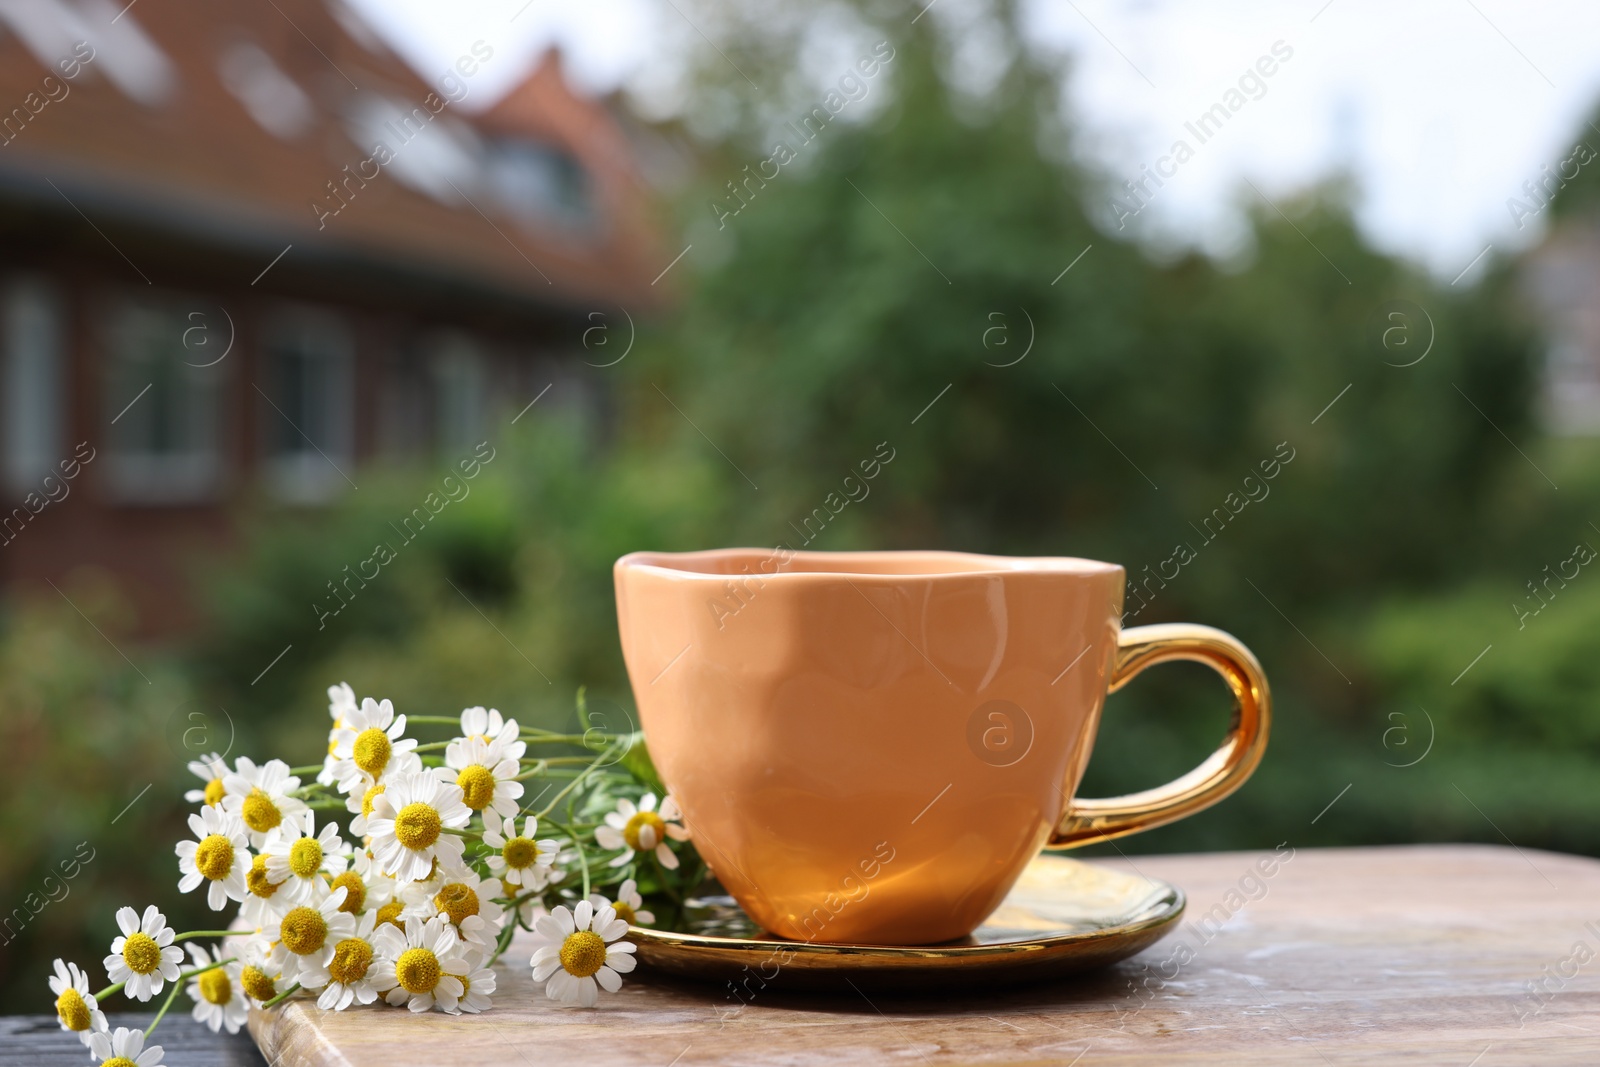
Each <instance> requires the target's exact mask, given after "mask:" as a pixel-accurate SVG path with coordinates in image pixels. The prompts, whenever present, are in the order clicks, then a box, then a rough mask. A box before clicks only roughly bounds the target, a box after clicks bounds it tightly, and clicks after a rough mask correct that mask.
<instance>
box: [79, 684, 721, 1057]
mask: <svg viewBox="0 0 1600 1067" xmlns="http://www.w3.org/2000/svg"><path fill="white" fill-rule="evenodd" d="M328 700H329V704H328V713H329V715H331V716H332V718H333V726H332V729H331V730H330V731H329V734H328V752H327V756H326V757H325V758H324V759H323V761H322V763H321V765H320V766H319V765H312V766H309V767H290V766H289V765H288V764H286V763H285V762H283V761H282V760H276V759H274V760H268V761H267V762H265V763H261V764H257V763H255V762H253V761H252V760H250V759H248V758H246V757H243V756H241V757H239V758H238V759H236V760H234V761H233V764H232V766H229V765H228V764H227V762H226V761H224V760H223V759H222V758H221V757H220V756H217V755H212V756H208V757H206V758H203V759H200V760H197V761H195V762H193V763H190V764H189V769H190V770H191V771H193V772H194V773H195V775H196V776H198V777H199V778H200V780H201V782H202V783H203V784H202V785H201V787H199V788H196V789H193V790H191V791H190V792H189V793H188V794H187V798H188V799H189V800H190V801H193V802H195V803H196V804H197V805H198V806H199V810H197V811H196V812H195V813H194V814H192V815H190V816H189V829H190V830H191V831H192V832H193V836H192V837H191V838H186V839H184V840H182V841H179V842H178V844H177V848H176V853H177V865H178V872H179V879H178V889H179V891H181V892H184V893H192V892H197V891H198V892H203V893H204V894H205V897H206V901H207V903H208V904H209V905H210V906H211V909H212V910H213V911H217V912H223V911H227V910H230V909H231V908H232V906H233V905H235V904H237V905H238V906H239V907H238V913H237V917H235V918H232V919H231V920H230V921H228V922H219V923H217V924H216V925H217V926H218V927H219V929H214V930H190V931H187V932H184V933H178V932H176V931H174V930H173V929H172V928H171V927H170V926H168V925H167V920H166V917H165V916H164V915H163V914H162V913H161V910H160V909H159V908H158V907H157V906H156V905H154V904H151V905H149V906H148V907H146V908H145V909H144V910H143V911H142V912H141V911H139V910H137V909H135V908H133V907H123V908H120V909H119V910H118V911H117V916H116V918H117V926H118V927H119V929H120V930H121V933H120V935H119V936H118V937H117V938H116V939H115V940H113V941H112V942H111V952H110V954H109V955H108V956H106V957H105V960H104V961H103V963H104V966H105V969H106V972H107V976H108V978H109V980H110V982H111V984H110V985H108V986H107V987H106V988H104V989H101V990H99V991H98V992H93V991H91V989H90V981H89V975H88V972H87V971H86V970H84V969H83V968H80V967H79V966H78V965H77V964H76V963H66V962H63V961H62V960H59V959H58V960H56V961H55V976H54V977H52V978H51V979H50V988H51V990H52V992H54V993H55V994H56V998H57V999H56V1013H57V1015H58V1016H59V1017H60V1020H61V1025H62V1027H63V1028H64V1029H66V1030H70V1031H73V1032H75V1033H77V1034H78V1035H79V1036H80V1038H81V1039H82V1040H83V1042H84V1044H86V1045H88V1046H89V1049H90V1051H91V1053H92V1054H93V1056H94V1058H95V1059H96V1060H99V1061H102V1062H103V1063H104V1065H105V1067H159V1065H160V1062H161V1058H162V1053H161V1048H160V1046H157V1045H147V1044H146V1042H147V1040H148V1038H149V1036H150V1033H151V1032H152V1031H153V1030H154V1029H155V1028H156V1026H157V1025H158V1024H159V1023H160V1021H161V1019H162V1017H163V1016H164V1015H165V1014H166V1013H167V1010H168V1009H169V1008H171V1006H172V1002H173V1000H174V998H175V997H176V996H177V994H178V992H179V991H180V990H182V991H184V992H185V993H186V995H187V996H188V997H189V999H190V1000H191V1001H193V1004H194V1008H193V1012H194V1016H195V1018H196V1019H198V1020H200V1021H201V1022H203V1023H205V1024H206V1025H208V1026H209V1027H210V1028H211V1029H212V1030H219V1029H221V1028H223V1027H226V1028H227V1030H228V1032H229V1033H235V1032H237V1031H238V1030H239V1028H240V1026H241V1025H243V1023H244V1022H245V1019H246V1017H247V1015H248V1014H249V1007H250V1004H251V1002H255V1003H257V1004H260V1005H262V1006H264V1007H269V1008H270V1007H273V1006H275V1005H277V1004H279V1003H280V1002H282V1001H284V1000H286V999H288V998H289V997H293V996H296V995H304V996H306V997H312V996H315V998H316V1003H317V1006H318V1007H319V1008H322V1009H324V1010H329V1011H343V1010H344V1009H346V1008H349V1007H351V1006H352V1005H368V1004H374V1003H377V1002H380V1001H381V1002H382V1003H384V1004H387V1005H391V1006H394V1007H404V1008H408V1009H409V1010H411V1011H414V1012H425V1011H432V1010H439V1011H445V1012H452V1013H459V1012H473V1013H476V1012H481V1011H484V1010H486V1009H488V1008H489V1007H490V1006H491V1005H492V1003H493V998H494V992H495V972H494V969H493V968H494V964H495V962H496V961H497V960H498V959H499V958H500V957H501V955H502V954H504V953H505V951H506V949H507V948H508V947H509V946H510V944H511V939H512V935H513V934H514V933H515V932H516V930H517V929H518V928H519V927H520V928H522V929H524V930H528V931H530V932H531V933H532V935H533V943H534V945H535V948H534V952H533V955H532V957H531V959H527V960H526V962H527V964H528V965H529V966H531V967H532V968H533V978H534V980H535V981H536V982H540V983H543V985H544V990H545V993H546V995H547V996H549V997H550V998H551V999H553V1000H558V1001H566V1002H575V1003H578V1004H582V1005H584V1006H586V1007H588V1006H593V1005H594V1003H595V1001H596V999H597V997H598V995H599V991H600V990H606V991H607V992H616V991H617V989H618V988H620V986H621V984H622V975H624V974H626V973H628V972H629V971H631V970H633V968H634V964H635V960H634V956H633V952H634V946H633V945H632V944H630V943H629V942H628V941H627V940H625V938H626V935H627V933H628V928H629V926H630V925H634V924H639V925H652V924H654V923H655V922H656V916H655V914H654V913H653V912H651V911H647V910H645V906H644V905H645V897H646V895H648V896H649V897H650V898H651V902H652V904H653V905H654V906H656V907H659V908H661V909H663V911H664V912H671V913H673V914H677V915H679V916H681V914H682V907H683V902H684V899H685V896H686V895H687V893H688V892H690V891H691V890H692V889H693V888H694V887H696V886H698V885H699V884H700V882H701V881H702V880H703V879H704V878H705V875H706V868H705V864H704V863H703V862H702V861H701V860H700V857H699V856H698V854H696V853H695V851H694V848H693V847H692V846H690V845H681V844H679V843H680V842H685V841H687V839H688V837H689V834H688V831H687V830H686V829H685V828H684V827H683V825H682V822H681V819H680V817H679V813H678V810H677V805H676V804H675V803H674V802H673V799H672V797H670V796H661V798H660V800H659V803H658V801H657V794H658V793H661V792H662V790H661V786H660V782H659V780H658V779H657V778H656V774H655V769H654V767H652V766H651V764H650V758H649V755H648V754H647V753H646V751H645V749H644V744H643V738H642V736H641V735H640V734H639V733H637V732H628V733H616V732H608V731H605V730H602V729H600V728H598V727H595V726H593V725H592V724H591V720H590V717H589V714H588V710H587V707H586V706H585V702H584V697H583V693H582V691H580V692H579V693H578V720H579V723H580V725H581V726H583V727H584V730H583V732H582V733H560V732H557V731H551V730H540V729H531V728H528V727H523V726H519V725H518V724H517V721H516V720H515V719H511V718H506V717H505V716H502V715H501V714H500V712H498V711H496V710H494V709H485V708H481V707H475V708H467V709H466V710H465V711H463V712H462V713H461V715H460V717H459V719H458V718H455V717H449V716H412V717H411V718H410V720H409V721H408V720H407V717H406V716H405V715H400V714H396V712H395V710H394V706H393V705H392V704H391V703H390V702H389V701H388V700H373V699H372V698H370V697H368V698H366V699H364V700H361V701H360V702H357V700H356V697H355V694H354V692H352V691H351V689H350V687H349V686H348V685H345V684H340V685H337V686H333V687H332V688H330V689H329V690H328ZM408 726H410V727H434V728H437V727H441V726H449V727H453V728H454V729H455V730H459V735H458V736H455V737H453V738H451V739H449V740H439V741H430V742H427V743H419V742H418V740H417V739H416V738H414V737H408V736H407V727H408ZM680 850H681V852H682V856H681V857H680V855H679V851H680ZM641 890H643V892H641ZM664 917H666V918H669V919H670V917H671V916H670V915H664ZM163 990H165V991H166V998H165V1000H163V1002H162V1004H161V1008H160V1010H159V1011H158V1012H157V1013H156V1016H155V1019H154V1020H153V1021H152V1022H151V1023H150V1025H149V1026H148V1027H146V1028H145V1029H144V1030H130V1029H126V1028H123V1027H118V1028H117V1029H116V1031H115V1032H114V1033H113V1032H112V1031H111V1030H110V1028H109V1027H108V1026H107V1023H106V1017H105V1014H104V1013H103V1012H102V1010H101V1005H102V1004H103V1003H104V1002H105V1001H106V999H107V998H109V997H112V996H116V995H118V994H120V995H122V996H126V997H130V998H132V999H133V1000H136V1001H140V1002H146V1001H149V1000H151V999H152V998H154V997H158V996H160V995H161V994H162V992H163Z"/></svg>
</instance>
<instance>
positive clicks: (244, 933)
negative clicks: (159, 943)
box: [172, 930, 255, 941]
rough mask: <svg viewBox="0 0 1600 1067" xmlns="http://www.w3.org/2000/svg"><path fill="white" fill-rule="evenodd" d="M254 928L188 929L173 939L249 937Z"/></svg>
mask: <svg viewBox="0 0 1600 1067" xmlns="http://www.w3.org/2000/svg"><path fill="white" fill-rule="evenodd" d="M253 933H255V931H254V930H186V931H185V932H183V933H181V934H179V935H178V936H176V937H174V938H173V939H172V940H173V941H187V940H188V939H189V938H191V937H249V936H250V935H251V934H253Z"/></svg>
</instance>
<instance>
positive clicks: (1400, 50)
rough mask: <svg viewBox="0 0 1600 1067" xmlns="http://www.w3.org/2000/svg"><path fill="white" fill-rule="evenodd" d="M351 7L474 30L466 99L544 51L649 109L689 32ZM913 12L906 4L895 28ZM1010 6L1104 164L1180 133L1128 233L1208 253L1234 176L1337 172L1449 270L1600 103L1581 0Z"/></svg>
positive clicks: (1409, 241) (1227, 222) (1592, 19)
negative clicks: (1173, 155) (1059, 74)
mask: <svg viewBox="0 0 1600 1067" xmlns="http://www.w3.org/2000/svg"><path fill="white" fill-rule="evenodd" d="M350 3H351V4H352V6H354V7H356V8H358V9H359V10H361V11H363V12H364V13H365V14H366V15H367V16H368V17H369V18H370V19H371V20H372V21H373V22H374V23H375V24H376V25H377V27H378V28H379V30H380V32H382V33H383V34H384V36H385V37H386V38H387V39H388V40H389V41H390V43H391V44H392V45H393V47H395V49H396V50H397V51H399V52H400V53H401V54H403V55H405V56H406V57H407V58H408V59H410V60H411V61H412V62H413V63H415V64H416V65H418V66H419V67H420V68H421V69H422V70H424V71H425V72H426V71H432V70H435V69H439V70H442V69H443V68H444V67H445V66H447V65H448V64H449V63H451V62H452V61H453V60H454V59H455V57H456V56H458V55H460V54H462V53H463V52H465V51H466V50H467V47H468V46H469V45H470V44H471V43H472V42H473V41H475V40H478V39H483V40H486V41H488V42H490V43H491V44H492V45H493V47H494V48H495V49H496V55H495V58H494V59H493V61H492V62H491V63H490V64H488V65H486V67H485V69H484V72H483V75H482V81H481V82H475V85H481V86H482V87H483V88H484V89H485V90H486V92H485V95H484V97H483V98H480V102H483V101H485V100H486V99H487V97H488V95H489V93H492V92H495V91H500V92H503V91H505V90H506V89H508V88H509V87H510V86H511V85H512V84H513V83H514V82H515V81H516V80H517V79H518V78H519V77H520V76H521V75H522V74H523V73H525V72H526V69H527V66H528V64H529V63H531V62H532V61H533V59H534V58H536V57H537V55H538V54H539V53H540V52H541V51H542V50H543V49H544V48H546V47H548V46H549V45H550V44H551V43H559V44H560V45H561V46H562V48H563V49H564V51H565V53H566V56H567V61H568V66H569V70H570V72H571V74H572V77H573V80H574V81H575V82H577V83H578V84H579V85H580V86H581V87H583V88H586V89H589V90H596V91H599V90H609V89H613V88H617V87H619V86H621V87H628V86H630V85H632V86H634V87H636V88H637V87H639V86H641V85H649V86H651V87H652V88H651V90H650V96H651V98H652V100H654V101H655V102H657V103H658V104H659V103H660V102H661V101H660V97H661V96H662V95H663V92H662V89H661V86H662V85H663V80H662V79H663V71H664V70H666V71H670V70H671V69H672V66H673V64H672V59H673V55H672V52H673V50H675V49H677V48H679V47H681V42H682V41H683V40H684V39H685V37H684V35H685V34H687V33H690V32H693V31H692V27H689V26H687V25H686V24H685V22H684V18H683V16H682V15H681V14H679V13H678V11H679V8H680V7H682V5H679V6H678V7H675V6H674V5H673V4H671V3H669V2H667V0H588V2H586V3H584V4H568V3H557V2H555V0H533V2H531V3H529V2H528V0H503V2H502V0H478V2H475V3H471V4H467V3H451V4H441V3H438V2H437V0H350ZM925 3H926V0H916V2H914V3H908V4H907V7H906V17H907V21H908V22H909V21H910V19H911V18H913V17H916V16H918V13H919V12H920V11H922V10H923V9H924V5H925ZM968 3H969V0H935V3H934V5H933V7H932V9H931V10H929V11H928V13H927V14H926V16H923V17H928V18H933V19H935V20H939V21H940V23H941V25H946V26H949V25H955V24H958V23H959V22H960V21H961V19H962V11H963V7H964V6H966V5H967V4H968ZM685 10H687V9H685ZM1027 10H1028V11H1029V16H1028V21H1029V25H1030V27H1031V30H1032V32H1033V34H1034V35H1035V38H1036V40H1037V41H1039V42H1040V43H1041V44H1044V45H1047V46H1050V47H1059V48H1065V49H1067V50H1068V51H1070V52H1071V54H1072V55H1073V56H1074V57H1075V68H1074V73H1073V76H1072V79H1071V83H1070V90H1069V93H1070V98H1071V102H1072V105H1073V110H1074V111H1075V113H1076V114H1077V115H1078V117H1079V121H1080V124H1081V128H1082V129H1083V130H1084V132H1085V134H1086V136H1085V139H1084V147H1085V150H1086V151H1087V152H1088V153H1089V154H1090V155H1091V156H1092V158H1093V159H1094V160H1096V161H1097V162H1098V163H1099V164H1100V165H1101V166H1103V167H1105V168H1106V169H1107V170H1109V171H1110V172H1111V173H1113V174H1117V175H1124V176H1126V177H1130V178H1132V177H1138V176H1139V173H1140V167H1141V165H1149V166H1151V167H1155V166H1156V165H1157V164H1158V163H1160V162H1161V159H1162V157H1163V156H1166V155H1168V154H1169V153H1170V151H1171V149H1172V147H1173V144H1174V142H1175V141H1177V140H1179V139H1182V140H1184V141H1185V142H1187V143H1188V145H1189V147H1190V148H1192V149H1193V150H1194V155H1193V157H1192V158H1190V159H1187V160H1186V161H1184V162H1183V163H1182V164H1181V165H1174V164H1173V163H1165V164H1162V166H1163V168H1164V169H1165V170H1168V171H1175V174H1174V175H1173V176H1172V177H1171V178H1170V179H1168V180H1167V181H1166V184H1165V185H1164V186H1163V187H1162V188H1161V190H1160V191H1159V194H1158V195H1157V196H1155V197H1154V198H1153V200H1152V202H1151V204H1150V206H1149V208H1148V210H1146V211H1145V212H1143V213H1141V216H1140V217H1139V219H1138V220H1136V223H1135V224H1136V225H1139V226H1141V227H1145V228H1147V229H1151V228H1153V229H1155V230H1157V231H1159V232H1161V233H1163V234H1169V235H1172V236H1173V237H1175V238H1177V239H1181V240H1184V241H1189V242H1193V243H1197V244H1200V245H1202V246H1204V247H1207V248H1209V249H1212V250H1213V251H1218V252H1226V251H1227V250H1228V249H1229V248H1230V247H1232V246H1233V243H1234V241H1235V240H1236V238H1237V233H1238V230H1237V219H1238V217H1239V216H1238V204H1239V203H1241V202H1243V201H1244V200H1245V199H1248V198H1254V197H1256V196H1257V194H1256V193H1255V192H1254V191H1252V190H1251V188H1250V186H1249V185H1248V184H1246V182H1247V181H1248V182H1249V183H1253V184H1254V185H1255V186H1256V188H1258V189H1259V190H1260V192H1261V194H1264V195H1265V196H1267V197H1268V198H1269V199H1273V200H1277V199H1279V198H1281V197H1283V196H1285V195H1287V194H1289V193H1292V192H1293V191H1294V190H1296V189H1297V188H1301V187H1303V186H1304V185H1305V184H1306V183H1308V182H1311V181H1314V180H1316V179H1317V178H1318V177H1320V176H1322V175H1326V174H1328V173H1330V172H1332V171H1344V172H1348V173H1349V174H1350V175H1351V176H1352V177H1353V178H1354V180H1355V182H1356V186H1357V189H1358V190H1359V201H1358V213H1359V218H1360V220H1361V223H1362V225H1363V227H1364V228H1365V230H1366V231H1367V233H1368V235H1369V236H1370V237H1371V238H1372V240H1373V241H1374V242H1376V243H1377V244H1378V245H1380V246H1381V247H1383V248H1386V249H1388V250H1391V251H1395V252H1399V253H1402V254H1404V255H1407V256H1410V257H1412V258H1414V259H1417V260H1419V261H1422V262H1424V263H1426V264H1427V265H1428V266H1429V267H1430V268H1431V269H1433V270H1434V271H1435V272H1436V273H1437V274H1439V275H1441V276H1442V277H1444V278H1446V279H1449V278H1452V277H1454V276H1456V275H1457V274H1458V273H1459V272H1461V271H1462V270H1463V269H1464V268H1467V267H1468V265H1469V264H1471V263H1473V261H1474V257H1476V256H1478V255H1479V253H1480V252H1482V251H1483V250H1484V248H1485V247H1486V246H1489V245H1491V244H1492V245H1493V247H1494V250H1495V253H1496V254H1498V253H1502V252H1509V251H1514V250H1516V249H1518V248H1521V247H1524V246H1525V245H1526V244H1527V243H1528V242H1529V241H1531V240H1534V239H1536V237H1537V235H1538V234H1539V232H1540V223H1541V221H1542V215H1539V214H1533V213H1528V212H1523V213H1522V217H1521V218H1515V217H1514V214H1513V210H1512V206H1509V205H1508V203H1507V201H1508V200H1509V199H1511V198H1513V197H1515V198H1518V199H1519V200H1520V201H1522V202H1523V203H1524V204H1526V205H1527V207H1528V208H1529V209H1536V208H1537V204H1536V203H1534V202H1533V201H1532V200H1531V198H1529V197H1528V195H1527V194H1526V193H1525V192H1524V191H1523V183H1524V182H1525V181H1529V180H1536V179H1538V178H1540V177H1542V175H1543V172H1542V170H1541V168H1542V167H1549V168H1550V170H1552V171H1555V170H1557V169H1558V168H1559V167H1560V166H1561V164H1562V162H1563V161H1564V160H1567V159H1568V158H1569V157H1571V156H1572V154H1573V152H1572V150H1573V147H1574V143H1575V141H1576V140H1577V139H1579V138H1581V137H1587V138H1589V143H1590V144H1591V145H1592V146H1593V147H1594V149H1595V150H1597V151H1600V131H1597V130H1594V129H1590V128H1588V127H1586V125H1585V121H1584V120H1585V118H1586V117H1587V115H1588V113H1589V110H1590V108H1591V107H1592V106H1593V105H1594V103H1595V101H1596V99H1597V98H1600V3H1595V2H1594V0H1588V2H1580V0H1543V2H1540V3H1537V4H1528V3H1517V2H1515V0H1405V2H1403V3H1401V2H1396V0H1331V2H1328V0H1228V2H1226V3H1224V2H1212V3H1204V4H1202V3H1180V2H1177V0H1142V2H1129V0H1071V2H1059V0H1038V2H1034V3H1031V4H1029V5H1028V7H1027ZM1279 42H1281V44H1279ZM1275 44H1278V57H1276V58H1274V59H1273V61H1272V62H1270V63H1267V64H1266V65H1265V66H1266V67H1269V68H1271V69H1272V70H1273V73H1272V74H1271V75H1270V76H1268V77H1262V78H1261V79H1260V84H1259V86H1258V85H1257V84H1256V83H1254V82H1250V81H1248V80H1247V82H1246V86H1245V94H1243V95H1245V98H1246V103H1245V104H1244V106H1242V107H1240V108H1238V110H1237V111H1236V112H1234V113H1233V114H1232V116H1231V118H1230V119H1229V121H1228V122H1227V123H1226V126H1225V128H1224V129H1222V130H1221V131H1220V132H1216V133H1214V134H1212V135H1211V136H1209V137H1208V138H1207V140H1206V141H1205V142H1204V143H1203V144H1202V143H1201V142H1200V140H1199V139H1198V138H1197V137H1196V136H1195V134H1194V133H1193V132H1190V131H1189V130H1187V129H1186V127H1185V125H1184V124H1185V123H1186V122H1190V123H1194V122H1197V121H1198V119H1199V116H1200V115H1201V114H1202V113H1204V112H1205V111H1206V110H1207V109H1208V108H1209V107H1211V105H1213V104H1215V103H1218V102H1224V103H1227V102H1228V99H1227V97H1226V94H1227V93H1228V90H1230V89H1233V88H1236V87H1238V85H1239V79H1240V78H1241V76H1243V75H1245V74H1246V73H1247V72H1248V71H1249V70H1250V69H1251V68H1253V67H1255V66H1256V65H1257V64H1258V63H1259V62H1260V60H1261V59H1262V57H1272V56H1273V46H1274V45H1275ZM1285 51H1287V52H1289V53H1291V54H1290V55H1289V58H1287V59H1283V58H1281V57H1282V55H1283V54H1284V53H1285ZM665 95H666V96H667V97H668V99H669V100H670V94H665ZM1237 100H1238V98H1237V97H1235V98H1233V101H1234V102H1237ZM1588 165H1589V166H1600V159H1596V160H1595V161H1593V162H1591V163H1589V164H1588ZM1573 166H1574V164H1573V163H1568V164H1567V165H1566V170H1567V172H1568V173H1569V174H1570V173H1571V170H1572V167H1573ZM1519 222H1520V226H1519V225H1518V223H1519ZM1482 262H1483V261H1479V263H1478V265H1477V266H1474V267H1473V268H1472V270H1473V272H1476V271H1477V270H1481V269H1482ZM1468 277H1469V278H1470V277H1471V274H1470V273H1469V274H1468Z"/></svg>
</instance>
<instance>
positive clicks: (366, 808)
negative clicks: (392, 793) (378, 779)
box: [361, 785, 383, 819]
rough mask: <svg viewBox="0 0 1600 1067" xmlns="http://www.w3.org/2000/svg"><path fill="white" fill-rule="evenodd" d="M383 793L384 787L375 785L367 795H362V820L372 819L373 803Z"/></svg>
mask: <svg viewBox="0 0 1600 1067" xmlns="http://www.w3.org/2000/svg"><path fill="white" fill-rule="evenodd" d="M381 792H383V786H381V785H375V786H373V787H372V788H371V789H369V790H367V791H366V792H365V793H362V794H361V816H362V818H365V819H370V818H372V802H373V801H374V800H376V799H377V798H378V794H379V793H381Z"/></svg>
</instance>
